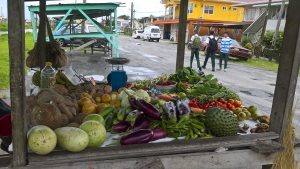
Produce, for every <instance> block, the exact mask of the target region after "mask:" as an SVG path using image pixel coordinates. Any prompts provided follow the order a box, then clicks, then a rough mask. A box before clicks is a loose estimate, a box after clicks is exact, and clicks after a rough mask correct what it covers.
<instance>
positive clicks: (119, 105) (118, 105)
mask: <svg viewBox="0 0 300 169" xmlns="http://www.w3.org/2000/svg"><path fill="white" fill-rule="evenodd" d="M114 106H115V107H116V108H120V107H121V100H119V99H117V100H115V102H114Z"/></svg>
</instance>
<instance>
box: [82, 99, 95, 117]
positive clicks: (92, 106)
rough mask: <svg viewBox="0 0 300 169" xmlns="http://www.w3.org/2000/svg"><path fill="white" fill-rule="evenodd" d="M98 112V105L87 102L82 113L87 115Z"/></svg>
mask: <svg viewBox="0 0 300 169" xmlns="http://www.w3.org/2000/svg"><path fill="white" fill-rule="evenodd" d="M96 110H97V105H96V104H94V103H92V102H86V103H85V104H83V106H82V110H81V111H82V112H83V113H86V114H95V113H96Z"/></svg>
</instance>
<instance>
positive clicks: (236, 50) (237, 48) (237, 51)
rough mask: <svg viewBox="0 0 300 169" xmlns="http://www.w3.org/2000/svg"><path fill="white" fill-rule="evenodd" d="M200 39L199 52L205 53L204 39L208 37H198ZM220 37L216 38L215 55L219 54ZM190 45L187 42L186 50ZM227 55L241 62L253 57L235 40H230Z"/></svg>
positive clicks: (249, 51)
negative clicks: (230, 44)
mask: <svg viewBox="0 0 300 169" xmlns="http://www.w3.org/2000/svg"><path fill="white" fill-rule="evenodd" d="M200 37H201V46H200V50H201V51H205V49H206V46H207V44H206V39H207V38H208V36H200ZM221 40H222V38H221V37H218V46H219V48H218V51H217V52H216V53H217V54H219V53H220V46H221ZM191 45H192V42H189V44H188V48H190V47H191ZM229 55H230V56H232V57H236V58H239V59H242V60H248V59H249V58H251V57H252V56H253V53H252V51H251V50H249V49H247V48H244V47H243V46H242V45H241V44H240V43H239V42H238V41H236V40H234V39H233V40H232V47H231V48H230V50H229Z"/></svg>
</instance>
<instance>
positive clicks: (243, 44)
mask: <svg viewBox="0 0 300 169" xmlns="http://www.w3.org/2000/svg"><path fill="white" fill-rule="evenodd" d="M249 43H250V44H252V39H251V38H250V37H247V36H243V37H242V40H241V45H242V46H243V47H245V48H246V45H247V44H249ZM252 46H253V45H252Z"/></svg>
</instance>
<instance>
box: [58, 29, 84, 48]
mask: <svg viewBox="0 0 300 169" xmlns="http://www.w3.org/2000/svg"><path fill="white" fill-rule="evenodd" d="M74 33H81V27H75V28H72V34H74ZM70 34H71V29H70V28H69V27H68V26H62V27H61V28H59V29H58V30H57V31H55V32H53V36H62V35H70ZM54 38H55V37H54ZM56 40H57V41H58V42H59V44H60V46H67V45H69V44H81V43H82V41H81V40H79V39H76V38H63V37H60V38H56Z"/></svg>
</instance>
